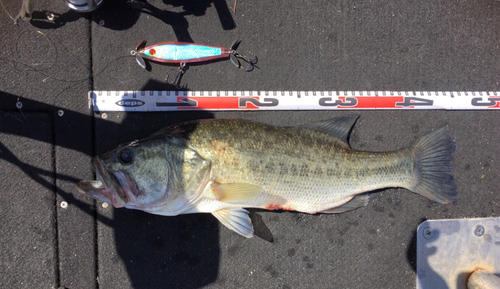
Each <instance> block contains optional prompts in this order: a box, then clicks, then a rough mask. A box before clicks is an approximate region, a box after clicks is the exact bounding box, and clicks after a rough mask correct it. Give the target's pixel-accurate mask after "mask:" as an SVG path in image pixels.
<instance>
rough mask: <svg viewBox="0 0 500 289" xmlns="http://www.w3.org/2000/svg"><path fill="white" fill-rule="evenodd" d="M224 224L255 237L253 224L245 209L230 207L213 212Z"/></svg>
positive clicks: (249, 236)
mask: <svg viewBox="0 0 500 289" xmlns="http://www.w3.org/2000/svg"><path fill="white" fill-rule="evenodd" d="M212 215H214V217H216V218H217V220H219V221H220V222H221V223H222V224H223V225H224V226H226V227H227V228H229V229H231V230H233V231H235V232H236V233H238V234H240V235H242V236H243V237H246V238H252V237H253V225H252V221H251V220H250V216H249V215H248V211H247V210H245V209H228V210H218V211H215V212H212Z"/></svg>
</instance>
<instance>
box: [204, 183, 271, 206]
mask: <svg viewBox="0 0 500 289" xmlns="http://www.w3.org/2000/svg"><path fill="white" fill-rule="evenodd" d="M263 190H264V189H263V188H262V187H259V186H255V185H250V184H244V183H227V184H221V183H213V184H212V192H213V193H214V196H215V198H216V199H217V200H218V201H221V202H226V203H231V202H239V201H245V200H250V199H253V198H255V197H257V196H258V195H259V194H260V193H261V192H262V191H263Z"/></svg>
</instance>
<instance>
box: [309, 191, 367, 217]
mask: <svg viewBox="0 0 500 289" xmlns="http://www.w3.org/2000/svg"><path fill="white" fill-rule="evenodd" d="M369 199H370V195H368V194H364V195H358V196H355V197H354V198H352V199H350V200H349V201H348V202H347V203H344V204H343V205H341V206H338V207H335V208H331V209H328V210H324V211H321V212H318V213H324V214H338V213H343V212H347V211H352V210H354V209H357V208H360V207H364V206H366V205H367V204H368V200H369Z"/></svg>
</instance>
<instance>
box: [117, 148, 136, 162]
mask: <svg viewBox="0 0 500 289" xmlns="http://www.w3.org/2000/svg"><path fill="white" fill-rule="evenodd" d="M119 160H120V162H121V163H123V164H128V163H131V162H132V161H133V160H134V153H133V152H132V151H131V150H130V149H123V150H122V151H121V152H120V157H119Z"/></svg>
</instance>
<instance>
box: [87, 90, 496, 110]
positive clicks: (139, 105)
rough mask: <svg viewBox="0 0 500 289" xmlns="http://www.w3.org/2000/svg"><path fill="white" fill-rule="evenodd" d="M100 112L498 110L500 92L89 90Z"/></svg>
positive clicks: (91, 104)
mask: <svg viewBox="0 0 500 289" xmlns="http://www.w3.org/2000/svg"><path fill="white" fill-rule="evenodd" d="M89 108H90V110H93V111H95V112H101V111H127V112H134V111H136V112H144V111H181V110H332V109H344V110H345V109H348V110H359V109H409V110H415V109H445V110H476V109H482V110H494V109H500V91H493V92H486V91H436V92H434V91H89Z"/></svg>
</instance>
